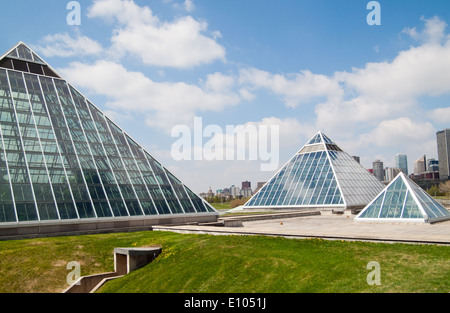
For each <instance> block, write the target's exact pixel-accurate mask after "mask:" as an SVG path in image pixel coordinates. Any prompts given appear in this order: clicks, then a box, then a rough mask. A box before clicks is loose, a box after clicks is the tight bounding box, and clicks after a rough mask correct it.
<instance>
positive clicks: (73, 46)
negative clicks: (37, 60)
mask: <svg viewBox="0 0 450 313" xmlns="http://www.w3.org/2000/svg"><path fill="white" fill-rule="evenodd" d="M36 50H38V51H39V52H40V53H42V55H44V56H46V57H54V56H57V57H71V56H80V55H81V56H83V55H98V54H99V53H100V52H102V50H103V48H102V46H101V45H100V44H99V43H98V42H97V41H95V40H92V39H90V38H89V37H86V36H82V35H81V34H79V33H77V34H76V36H75V37H72V36H70V35H69V34H68V33H61V34H54V35H47V36H45V37H44V38H43V39H42V40H41V44H40V45H38V46H37V47H36Z"/></svg>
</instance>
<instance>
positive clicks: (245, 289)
mask: <svg viewBox="0 0 450 313" xmlns="http://www.w3.org/2000/svg"><path fill="white" fill-rule="evenodd" d="M153 245H161V246H162V248H163V253H162V254H161V255H160V256H159V257H158V258H157V259H156V260H155V261H154V262H153V263H151V264H149V265H147V266H145V267H143V268H141V269H139V270H137V271H135V272H132V273H130V274H129V275H127V276H125V277H123V278H119V279H116V280H113V281H111V282H109V283H108V284H106V285H105V286H104V287H103V288H102V289H101V290H100V292H108V293H119V292H127V293H130V292H131V293H143V292H145V293H147V292H149V293H180V292H193V293H202V292H212V293H250V292H261V293H279V292H287V293H291V292H295V293H297V292H313V293H322V292H332V293H335V292H337V293H340V292H444V293H447V292H449V291H450V261H449V260H450V247H448V246H432V245H405V244H382V243H364V242H341V241H324V240H319V239H310V240H298V239H285V238H273V237H264V236H212V235H185V234H177V233H170V232H136V233H120V234H101V235H89V236H77V237H60V238H41V239H33V240H21V241H4V242H0V292H2V293H5V292H61V291H62V290H64V289H65V288H67V287H68V286H67V284H66V276H67V274H69V272H70V270H68V269H66V264H67V263H68V262H71V261H77V262H79V263H80V264H81V275H82V276H85V275H90V274H97V273H103V272H109V271H113V249H114V248H115V247H133V246H138V247H141V246H153ZM370 261H376V262H378V263H379V264H380V269H381V285H379V286H377V285H368V284H367V281H366V278H367V275H368V274H369V273H370V272H371V270H368V269H367V268H366V267H367V264H368V263H369V262H370Z"/></svg>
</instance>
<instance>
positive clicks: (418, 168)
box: [414, 155, 427, 175]
mask: <svg viewBox="0 0 450 313" xmlns="http://www.w3.org/2000/svg"><path fill="white" fill-rule="evenodd" d="M426 170H427V157H426V156H425V155H423V156H421V157H420V158H418V159H417V160H416V161H415V162H414V175H420V174H422V173H423V172H425V171H426Z"/></svg>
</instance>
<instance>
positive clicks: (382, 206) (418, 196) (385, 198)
mask: <svg viewBox="0 0 450 313" xmlns="http://www.w3.org/2000/svg"><path fill="white" fill-rule="evenodd" d="M448 219H450V213H449V211H447V210H446V209H445V208H444V207H443V206H441V205H440V204H439V203H437V202H436V201H434V199H433V198H432V197H430V195H428V193H426V192H425V191H424V190H423V189H422V188H420V187H419V186H418V185H417V184H416V183H414V182H413V181H412V180H411V179H409V178H408V177H407V176H406V175H405V174H403V173H400V174H399V175H398V176H397V177H396V178H395V179H394V180H393V181H392V182H391V183H390V184H389V185H388V186H386V188H385V189H384V190H383V191H382V192H381V193H380V194H379V195H378V196H377V197H376V198H375V199H374V200H373V201H372V202H371V203H369V204H368V205H367V207H365V208H364V209H363V210H362V211H361V213H359V215H358V216H357V217H356V218H355V221H371V222H373V221H381V222H385V221H400V222H402V221H403V222H431V223H432V222H438V221H442V220H448Z"/></svg>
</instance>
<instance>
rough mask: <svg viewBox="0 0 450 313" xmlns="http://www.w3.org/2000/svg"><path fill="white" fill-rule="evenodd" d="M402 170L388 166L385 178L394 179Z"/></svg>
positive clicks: (387, 179)
mask: <svg viewBox="0 0 450 313" xmlns="http://www.w3.org/2000/svg"><path fill="white" fill-rule="evenodd" d="M400 172H401V170H400V169H399V168H395V167H386V169H385V171H384V177H385V180H386V181H388V182H390V181H392V180H393V179H394V178H395V177H397V175H398V174H400Z"/></svg>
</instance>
